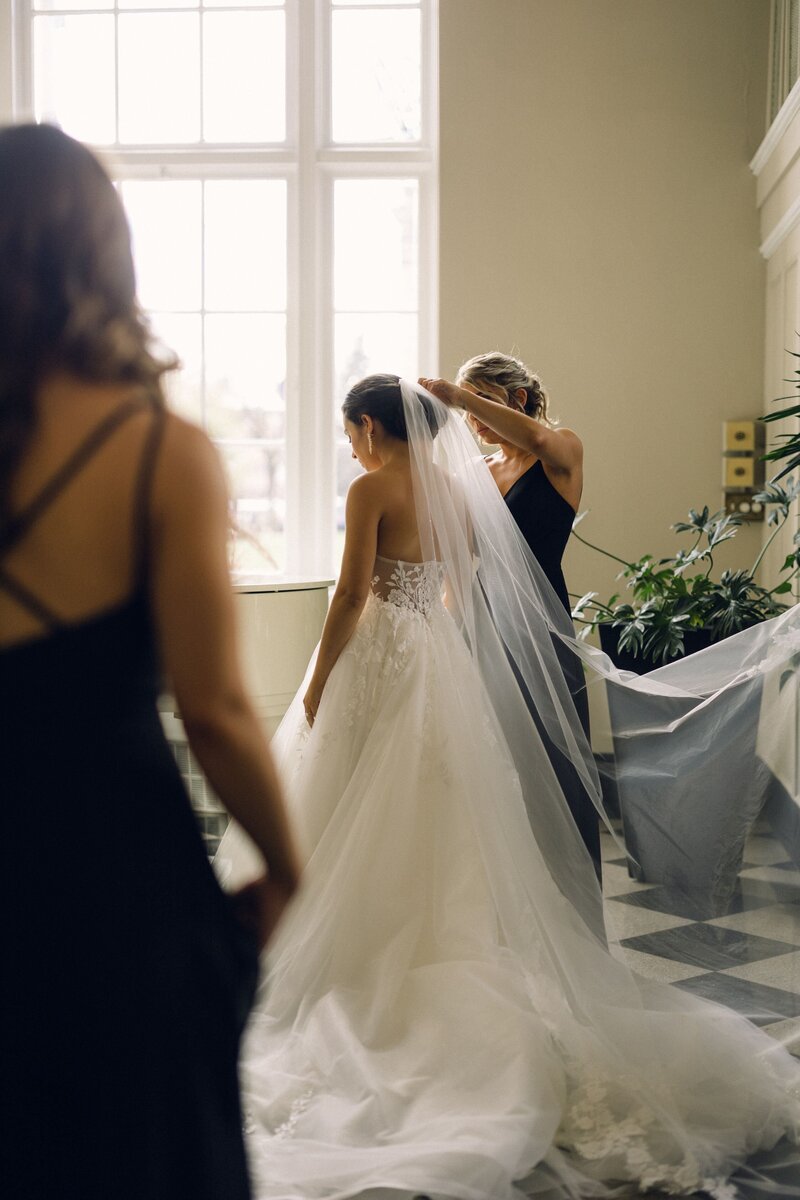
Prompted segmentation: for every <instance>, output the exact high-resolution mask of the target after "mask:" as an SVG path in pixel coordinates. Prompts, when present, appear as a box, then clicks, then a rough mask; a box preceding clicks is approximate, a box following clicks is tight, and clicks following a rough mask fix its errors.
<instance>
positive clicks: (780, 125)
mask: <svg viewBox="0 0 800 1200" xmlns="http://www.w3.org/2000/svg"><path fill="white" fill-rule="evenodd" d="M799 112H800V79H798V81H797V83H796V84H795V85H794V87H793V88H792V90H791V91H790V92H789V95H788V96H787V97H786V99H785V100H784V102H783V104H782V105H781V107H780V109H779V111H778V115H777V117H776V118H775V120H774V121H773V122H772V124H771V125H770V127H769V129H768V130H767V134H766V137H765V138H764V140H763V142H762V143H761V145H760V146H759V147H758V149H757V150H756V152H755V154H754V155H753V159H752V161H751V163H750V170H751V171H752V172H753V174H754V175H755V176H756V178H758V176H759V175H760V174H761V172H762V171H763V170H764V167H765V166H766V165H767V163H768V162H769V160H770V158H771V157H772V155H773V153H774V151H775V150H776V149H777V147H778V145H779V144H780V141H781V138H782V137H783V135H784V134H785V133H786V130H787V129H788V128H789V126H790V125H791V123H792V121H793V120H794V118H795V117H796V116H797V114H798V113H799Z"/></svg>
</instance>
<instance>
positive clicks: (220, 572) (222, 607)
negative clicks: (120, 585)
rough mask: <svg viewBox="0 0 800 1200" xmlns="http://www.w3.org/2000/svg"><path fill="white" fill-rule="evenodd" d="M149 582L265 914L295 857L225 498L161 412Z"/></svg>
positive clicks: (196, 435) (289, 882)
mask: <svg viewBox="0 0 800 1200" xmlns="http://www.w3.org/2000/svg"><path fill="white" fill-rule="evenodd" d="M152 522H153V536H152V538H151V578H152V591H153V609H154V614H155V620H156V626H157V631H158V636H159V641H160V644H161V652H162V658H163V662H164V666H165V669H166V673H167V676H168V679H169V681H170V684H171V687H172V690H173V692H174V695H175V699H176V701H177V704H178V708H179V711H180V715H181V718H182V719H183V722H184V724H185V727H186V735H187V737H188V739H189V745H190V746H191V748H192V750H193V752H194V754H195V756H196V757H197V760H198V762H199V763H200V765H201V767H202V768H203V771H204V772H205V774H206V776H207V777H208V779H209V782H210V783H211V786H212V787H213V788H214V791H215V792H216V793H217V795H218V796H219V798H220V800H221V801H222V803H223V804H224V805H225V807H226V808H227V809H228V810H229V811H230V812H231V813H232V815H233V816H234V817H235V818H236V820H237V821H238V822H239V823H240V824H241V825H242V826H243V828H244V829H245V830H246V832H247V833H248V834H249V835H250V837H251V838H252V839H253V841H254V842H255V844H256V846H257V847H258V849H259V850H260V851H261V853H262V854H263V856H264V859H265V862H266V864H267V868H268V871H269V878H270V887H271V888H272V889H273V890H272V894H271V897H270V898H269V905H270V912H271V916H268V917H266V918H264V917H263V914H262V925H261V928H260V931H261V932H262V935H264V936H266V933H268V932H269V930H268V929H267V930H266V931H265V930H264V928H263V920H264V919H266V920H268V921H269V920H273V921H274V919H276V917H277V912H278V911H279V910H280V908H281V907H282V905H281V903H280V896H278V895H277V894H276V892H275V889H276V888H277V889H279V891H280V895H282V896H283V903H284V904H285V902H286V899H288V896H289V895H290V894H291V892H292V891H293V890H294V888H295V886H296V884H297V880H298V874H299V869H298V859H297V857H296V853H295V849H294V846H293V844H292V839H291V836H290V833H289V828H288V824H287V820H286V815H285V811H284V807H283V801H282V796H281V788H280V784H279V782H278V778H277V775H276V772H275V767H274V765H273V762H272V756H271V754H270V751H269V746H268V745H267V740H266V737H265V734H264V732H263V730H262V728H261V724H260V722H259V719H258V716H257V714H256V712H255V710H254V708H253V705H252V703H251V701H250V698H249V696H248V694H247V691H246V689H245V686H244V683H243V680H242V675H241V670H240V666H239V655H238V641H237V630H236V621H235V611H234V598H233V591H232V588H231V580H230V574H229V570H228V560H227V543H228V533H229V517H228V497H227V488H226V485H225V480H224V477H223V472H222V467H221V464H220V461H219V457H218V455H217V452H216V450H215V449H214V447H213V446H212V445H211V443H210V442H209V440H208V438H207V437H206V436H205V434H203V433H201V432H200V430H198V429H196V428H195V427H194V426H191V425H188V424H187V423H186V422H184V421H181V420H180V419H179V418H177V417H174V416H169V417H168V418H167V425H166V429H165V434H164V441H163V444H162V447H161V453H160V456H159V460H158V464H157V468H156V472H155V479H154V487H153V496H152Z"/></svg>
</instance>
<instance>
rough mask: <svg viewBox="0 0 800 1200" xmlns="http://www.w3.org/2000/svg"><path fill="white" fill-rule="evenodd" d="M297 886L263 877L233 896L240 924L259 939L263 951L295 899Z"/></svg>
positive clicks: (240, 889) (235, 911)
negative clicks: (290, 902)
mask: <svg viewBox="0 0 800 1200" xmlns="http://www.w3.org/2000/svg"><path fill="white" fill-rule="evenodd" d="M293 892H294V887H293V886H290V885H288V884H285V883H280V882H279V881H278V880H277V879H271V878H270V876H269V875H263V876H262V877H261V878H260V879H255V880H253V882H252V883H248V884H246V885H245V886H244V887H242V888H239V890H238V891H237V892H233V893H232V895H231V903H232V904H233V911H234V913H235V915H236V919H237V921H240V922H241V924H242V925H244V927H245V929H247V930H249V932H250V933H252V934H253V936H254V937H255V939H256V943H257V945H258V948H259V950H263V949H264V947H265V946H266V944H267V942H268V941H269V939H270V938H271V937H272V934H273V932H274V930H275V926H276V925H277V924H278V922H279V921H280V919H281V917H282V916H283V912H284V909H285V908H286V906H287V904H288V903H289V901H290V900H291V898H292V894H293Z"/></svg>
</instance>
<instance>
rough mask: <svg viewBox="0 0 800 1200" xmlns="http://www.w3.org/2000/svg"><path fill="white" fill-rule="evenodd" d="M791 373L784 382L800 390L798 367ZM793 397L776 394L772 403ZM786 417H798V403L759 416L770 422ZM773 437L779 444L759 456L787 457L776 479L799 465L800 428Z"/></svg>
mask: <svg viewBox="0 0 800 1200" xmlns="http://www.w3.org/2000/svg"><path fill="white" fill-rule="evenodd" d="M789 353H790V354H791V356H792V358H797V359H800V353H798V352H797V351H795V350H790V351H789ZM792 373H793V375H794V379H793V380H792V379H787V380H785V381H784V382H786V383H792V384H794V387H795V388H796V389H797V390H798V391H800V369H798V370H796V371H794V372H792ZM794 399H797V397H796V396H778V397H777V399H776V400H775V401H774V403H775V404H780V403H782V401H784V400H794ZM787 417H800V403H798V404H792V405H790V406H789V408H782V409H780V410H779V411H778V412H774V413H769V415H768V416H766V417H761V418H760V419H761V420H762V421H764V422H770V421H783V420H785V419H786V418H787ZM775 438H776V440H777V441H779V442H781V445H779V446H775V447H773V449H772V450H768V451H767V453H766V454H762V456H761V457H762V458H763V459H764V460H765V461H766V462H780V461H782V460H783V459H785V458H788V460H789V461H788V462H787V463H786V464H785V465H784V467H783V469H782V470H781V471H780V472H779V473H778V474H777V475H776V476H775V480H778V479H783V477H784V475H788V474H789V472H790V471H793V470H794V469H795V467H800V429H798V431H797V432H796V433H778V434H776V435H775ZM775 480H773V482H775Z"/></svg>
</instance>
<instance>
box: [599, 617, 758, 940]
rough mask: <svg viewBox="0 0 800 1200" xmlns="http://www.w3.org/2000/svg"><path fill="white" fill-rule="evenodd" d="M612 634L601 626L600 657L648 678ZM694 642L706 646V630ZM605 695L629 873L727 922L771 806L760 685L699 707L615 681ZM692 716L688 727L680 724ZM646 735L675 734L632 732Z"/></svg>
mask: <svg viewBox="0 0 800 1200" xmlns="http://www.w3.org/2000/svg"><path fill="white" fill-rule="evenodd" d="M693 632H694V631H693ZM604 633H605V637H603V634H604ZM616 633H617V630H612V629H610V628H609V629H608V630H604V629H603V627H602V626H601V644H602V645H603V649H604V650H605V651H606V652H607V653H608V654H609V656H610V657H611V658H612V659H613V660H614V661H615V662H616V664H617V665H618V666H619V667H620V668H622V669H625V670H635V671H636V672H637V673H644V672H643V671H642V666H643V663H642V659H641V658H640V659H628V658H626V656H624V655H620V654H619V653H618V652H617V651H616V645H615V642H616V637H614V636H613V635H616ZM697 634H698V635H700V636H699V638H698V639H696V640H699V641H701V642H702V640H703V636H702V635H703V634H704V631H703V630H699V631H697ZM609 635H612V636H609ZM705 643H706V645H705V646H698V647H695V646H692V645H691V643H690V644H689V645H688V646H687V649H690V650H692V652H694V650H695V649H705V648H706V647H707V646H708V645H709V644H710V639H709V638H708V637H707V636H706V637H705ZM612 651H613V653H612ZM631 662H632V663H633V664H634V665H630V663H631ZM649 666H650V669H652V664H649ZM607 693H608V706H609V714H610V718H611V730H612V736H613V739H614V757H615V771H616V781H617V790H618V794H619V805H620V815H621V817H622V823H623V830H624V836H625V845H626V847H627V850H628V854H629V865H628V869H629V871H630V873H631V875H632V876H633V877H634V878H637V879H639V880H641V881H642V882H647V883H656V884H663V885H664V886H666V887H668V888H670V889H671V890H673V891H675V892H679V893H681V894H683V895H684V896H686V897H687V898H688V900H689V906H690V910H691V911H693V912H694V913H696V915H697V916H698V917H701V918H707V917H710V916H719V915H721V914H722V913H724V912H725V911H726V910H727V909H728V907H729V904H730V901H731V897H732V894H733V891H734V888H735V886H736V880H737V877H738V874H739V871H740V869H741V865H742V856H743V851H744V845H745V841H746V839H747V835H748V833H749V831H750V828H751V826H752V824H753V821H754V820H755V818H756V817H757V816H758V814H759V811H760V810H761V808H762V806H763V803H764V799H765V779H764V774H765V772H764V770H763V764H761V763H760V760H759V759H758V758H757V755H756V737H757V732H758V719H759V710H760V704H761V690H760V687H754V686H753V685H752V683H749V682H745V683H743V684H742V685H741V686H740V687H739V689H738V693H737V689H736V688H732V689H728V690H727V691H726V693H725V696H724V701H720V702H716V703H715V702H714V701H712V702H711V703H707V704H705V705H704V706H703V707H702V708H697V700H696V699H695V698H694V697H685V698H684V697H680V696H677V697H676V696H657V695H650V694H647V693H643V692H639V691H635V690H632V689H630V688H627V687H625V686H624V685H622V684H616V683H614V682H611V681H609V683H608V685H607ZM737 701H738V702H737ZM722 703H724V705H725V716H726V719H725V721H724V722H720V720H719V712H720V706H721V704H722ZM695 708H697V711H696V712H695V713H694V715H693V717H692V719H691V720H690V721H687V722H685V723H681V721H680V719H681V718H682V717H685V716H686V715H687V714H688V713H689V712H690V711H692V710H693V709H695ZM648 728H649V729H653V728H657V729H664V730H669V732H663V733H652V732H648V733H636V734H634V735H633V736H631V730H637V729H642V730H645V729H648ZM623 731H624V732H625V736H621V734H622V732H623ZM733 748H735V750H736V753H735V754H733V753H731V751H732V749H733ZM743 752H744V753H743ZM743 761H744V762H746V763H747V764H748V767H747V769H746V770H745V771H744V772H743V771H742V765H741V764H742V762H743Z"/></svg>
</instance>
